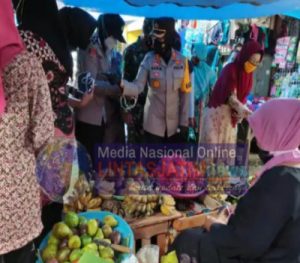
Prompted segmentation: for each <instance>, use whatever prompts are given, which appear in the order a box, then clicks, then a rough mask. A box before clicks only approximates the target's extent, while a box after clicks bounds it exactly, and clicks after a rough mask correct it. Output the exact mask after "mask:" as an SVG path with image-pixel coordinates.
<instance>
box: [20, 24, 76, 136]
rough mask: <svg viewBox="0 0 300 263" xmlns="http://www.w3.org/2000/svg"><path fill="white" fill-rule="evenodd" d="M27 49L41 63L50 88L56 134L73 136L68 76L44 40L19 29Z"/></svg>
mask: <svg viewBox="0 0 300 263" xmlns="http://www.w3.org/2000/svg"><path fill="white" fill-rule="evenodd" d="M20 35H21V37H22V39H23V41H24V43H25V45H26V47H27V50H28V51H29V52H31V53H33V54H35V55H36V57H37V58H38V60H39V61H40V62H41V63H42V66H43V68H44V71H45V74H46V76H47V80H48V85H49V88H50V95H51V102H52V109H53V113H54V119H55V120H54V125H55V128H56V131H55V133H56V136H62V137H73V130H74V122H73V113H72V110H71V108H70V107H69V105H68V96H67V94H66V84H67V82H68V79H69V76H68V74H67V72H66V70H65V68H64V67H63V66H62V65H61V63H60V62H59V60H58V59H57V57H56V55H55V53H54V52H53V50H52V49H51V48H50V46H49V45H48V44H47V43H46V41H45V40H44V39H43V38H41V37H39V36H38V35H36V34H34V33H32V32H31V31H23V30H21V31H20Z"/></svg>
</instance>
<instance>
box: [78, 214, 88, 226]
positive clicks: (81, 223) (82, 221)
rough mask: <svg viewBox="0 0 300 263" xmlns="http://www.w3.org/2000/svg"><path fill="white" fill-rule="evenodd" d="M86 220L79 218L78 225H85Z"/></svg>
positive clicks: (82, 217)
mask: <svg viewBox="0 0 300 263" xmlns="http://www.w3.org/2000/svg"><path fill="white" fill-rule="evenodd" d="M87 222H88V220H87V219H86V218H85V217H84V216H80V217H79V225H80V226H81V225H86V224H87Z"/></svg>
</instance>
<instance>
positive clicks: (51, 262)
mask: <svg viewBox="0 0 300 263" xmlns="http://www.w3.org/2000/svg"><path fill="white" fill-rule="evenodd" d="M46 263H59V262H58V261H57V259H56V258H52V259H49V260H47V261H46Z"/></svg>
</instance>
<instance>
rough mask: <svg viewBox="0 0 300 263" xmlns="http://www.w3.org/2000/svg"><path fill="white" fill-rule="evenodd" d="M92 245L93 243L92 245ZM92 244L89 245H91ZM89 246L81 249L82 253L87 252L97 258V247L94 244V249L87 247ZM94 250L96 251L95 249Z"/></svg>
mask: <svg viewBox="0 0 300 263" xmlns="http://www.w3.org/2000/svg"><path fill="white" fill-rule="evenodd" d="M92 244H93V243H92ZM92 244H89V245H92ZM89 245H87V246H85V247H84V248H83V249H82V251H83V252H88V253H91V254H93V255H94V256H96V257H99V252H98V247H97V245H96V244H94V245H96V247H94V246H93V247H89ZM95 248H96V249H95Z"/></svg>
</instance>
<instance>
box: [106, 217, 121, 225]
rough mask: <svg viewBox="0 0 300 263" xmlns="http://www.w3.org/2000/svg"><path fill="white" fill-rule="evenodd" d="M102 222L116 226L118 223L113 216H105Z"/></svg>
mask: <svg viewBox="0 0 300 263" xmlns="http://www.w3.org/2000/svg"><path fill="white" fill-rule="evenodd" d="M103 222H104V224H105V225H108V226H110V227H116V226H117V225H118V221H117V220H116V219H115V218H114V217H113V216H106V217H105V218H104V220H103Z"/></svg>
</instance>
